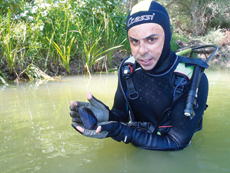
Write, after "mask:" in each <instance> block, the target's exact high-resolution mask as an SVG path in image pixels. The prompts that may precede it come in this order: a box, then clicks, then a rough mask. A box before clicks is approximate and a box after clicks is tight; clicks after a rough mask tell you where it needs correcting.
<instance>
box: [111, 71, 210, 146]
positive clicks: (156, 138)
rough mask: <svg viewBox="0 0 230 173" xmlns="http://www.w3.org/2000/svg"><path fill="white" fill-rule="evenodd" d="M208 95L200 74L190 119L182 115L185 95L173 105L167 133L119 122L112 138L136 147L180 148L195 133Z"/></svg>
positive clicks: (206, 81)
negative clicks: (117, 129)
mask: <svg viewBox="0 0 230 173" xmlns="http://www.w3.org/2000/svg"><path fill="white" fill-rule="evenodd" d="M207 96H208V80H207V77H206V76H205V74H204V75H203V76H202V79H201V83H200V86H199V90H198V99H197V103H198V105H199V107H198V108H196V109H195V110H194V111H195V114H196V115H195V116H194V118H193V119H192V120H190V118H188V117H186V116H185V115H184V109H185V102H186V97H182V98H181V99H180V100H179V101H178V102H177V104H175V105H174V108H173V111H172V114H171V122H172V128H171V130H170V131H169V133H168V134H165V135H157V134H153V133H148V132H146V131H143V130H139V129H134V128H131V127H129V126H127V125H125V124H121V127H120V129H121V130H120V133H119V135H118V136H117V137H115V138H114V139H115V140H117V141H121V140H122V141H124V142H126V143H128V142H131V143H132V144H134V145H135V146H137V147H140V148H144V149H151V150H180V149H183V148H184V147H186V146H188V145H189V144H190V141H191V138H192V136H193V134H194V133H195V131H196V129H197V127H198V125H199V123H200V122H201V120H202V116H203V113H204V110H205V108H206V102H207Z"/></svg>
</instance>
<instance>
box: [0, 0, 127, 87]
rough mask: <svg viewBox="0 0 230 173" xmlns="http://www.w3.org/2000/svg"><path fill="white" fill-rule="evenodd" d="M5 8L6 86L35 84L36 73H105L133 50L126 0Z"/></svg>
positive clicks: (1, 42)
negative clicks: (114, 61) (118, 54)
mask: <svg viewBox="0 0 230 173" xmlns="http://www.w3.org/2000/svg"><path fill="white" fill-rule="evenodd" d="M118 4H119V5H118ZM0 9H1V10H2V12H1V13H0V26H1V30H0V57H1V61H0V69H1V73H0V76H1V78H0V79H1V80H0V81H3V79H5V80H6V79H16V80H19V79H20V78H22V77H23V78H24V77H26V78H29V79H30V80H33V78H38V75H37V74H38V73H37V72H38V70H36V69H40V70H41V71H43V72H46V74H48V75H51V76H53V75H62V74H66V73H68V74H76V73H91V72H95V71H97V70H104V69H103V68H102V64H104V65H103V66H104V67H106V69H107V67H111V66H112V65H111V63H112V58H113V56H114V54H115V53H116V52H118V51H120V50H121V49H119V50H118V48H121V47H123V48H122V49H124V50H125V49H126V48H127V47H128V46H129V45H128V42H127V41H124V40H126V29H125V20H126V18H125V16H126V12H125V11H126V10H125V7H124V4H123V3H122V2H121V1H111V2H110V1H105V0H78V1H73V0H67V1H50V0H33V1H32V0H27V1H18V2H17V1H13V0H7V1H6V0H3V5H2V4H1V5H0ZM5 9H8V10H5ZM127 49H128V48H127ZM71 62H74V63H73V64H75V66H72V67H71ZM98 66H101V68H98ZM71 68H72V69H74V68H75V70H71ZM32 73H34V75H33V74H32ZM40 74H41V73H40ZM42 76H43V75H40V77H42ZM5 80H4V83H5Z"/></svg>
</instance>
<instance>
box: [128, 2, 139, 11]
mask: <svg viewBox="0 0 230 173" xmlns="http://www.w3.org/2000/svg"><path fill="white" fill-rule="evenodd" d="M137 3H138V0H127V2H126V8H127V9H128V10H129V11H130V10H131V9H132V7H133V6H134V5H136V4H137Z"/></svg>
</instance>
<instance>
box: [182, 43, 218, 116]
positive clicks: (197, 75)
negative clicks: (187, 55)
mask: <svg viewBox="0 0 230 173" xmlns="http://www.w3.org/2000/svg"><path fill="white" fill-rule="evenodd" d="M206 47H214V48H215V51H213V53H212V54H211V55H210V56H209V57H208V58H207V60H206V61H205V63H208V61H209V60H210V59H211V58H212V57H213V55H214V54H215V53H216V52H217V50H218V47H217V46H216V45H204V46H199V47H194V48H192V51H194V50H195V49H201V48H206ZM204 70H205V69H204V68H203V67H200V66H198V65H197V66H195V67H194V72H193V79H192V83H191V87H190V90H189V94H188V97H187V100H186V106H185V109H184V115H185V116H188V117H190V119H192V118H193V117H194V116H195V113H194V110H193V107H194V106H195V105H196V96H197V93H198V87H199V84H200V79H201V77H202V74H203V72H204Z"/></svg>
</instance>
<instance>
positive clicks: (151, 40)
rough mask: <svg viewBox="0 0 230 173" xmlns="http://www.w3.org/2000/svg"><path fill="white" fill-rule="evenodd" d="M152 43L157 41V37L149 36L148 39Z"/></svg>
mask: <svg viewBox="0 0 230 173" xmlns="http://www.w3.org/2000/svg"><path fill="white" fill-rule="evenodd" d="M148 41H149V42H150V43H154V42H155V41H156V38H149V40H148Z"/></svg>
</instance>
